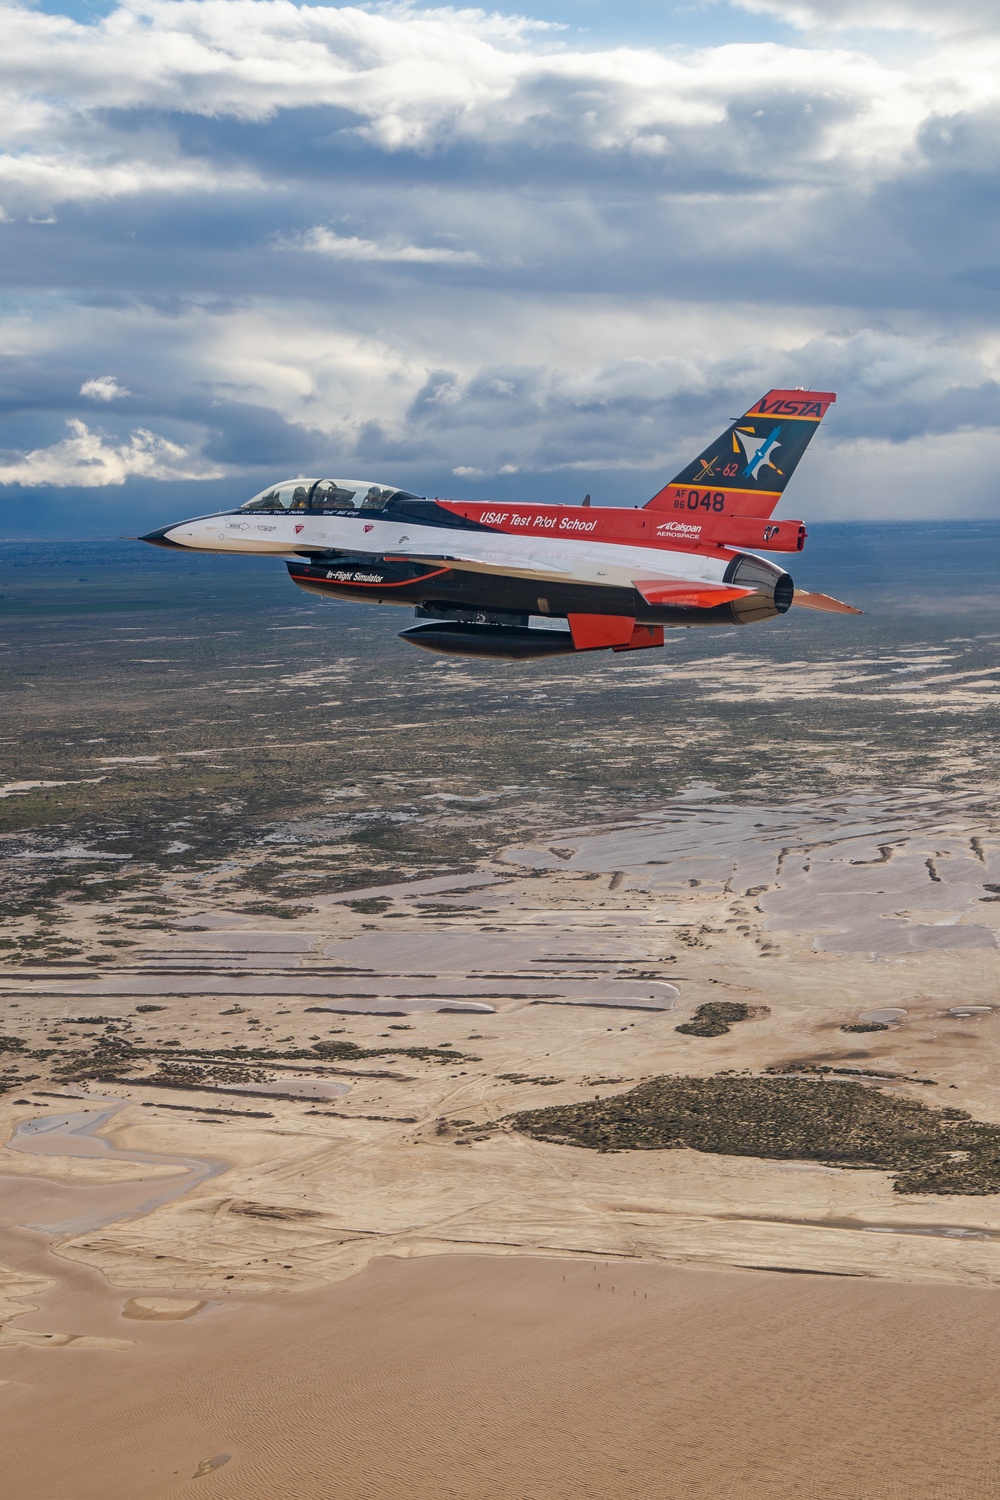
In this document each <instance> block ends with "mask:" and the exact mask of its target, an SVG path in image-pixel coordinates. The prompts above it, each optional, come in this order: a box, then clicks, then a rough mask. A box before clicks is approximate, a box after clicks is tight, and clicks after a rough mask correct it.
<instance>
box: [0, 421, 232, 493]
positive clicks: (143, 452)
mask: <svg viewBox="0 0 1000 1500" xmlns="http://www.w3.org/2000/svg"><path fill="white" fill-rule="evenodd" d="M66 425H67V426H68V427H69V429H70V433H71V436H70V437H68V438H64V439H63V440H62V442H59V443H52V444H51V445H50V446H49V447H47V448H35V449H33V450H32V451H31V452H29V453H20V454H11V453H9V452H6V453H5V452H2V451H0V484H8V485H14V484H17V485H22V486H24V487H27V488H34V487H36V486H38V485H55V486H59V487H66V486H70V485H73V486H75V487H78V488H81V489H98V488H101V487H102V486H104V485H111V484H115V485H118V484H124V483H125V481H126V480H127V479H132V478H146V479H213V478H217V477H218V476H219V475H220V474H221V472H222V471H221V470H220V469H217V468H212V466H211V465H209V464H205V463H203V462H200V461H199V460H198V459H197V457H196V456H195V457H192V455H191V454H189V453H188V452H186V451H185V449H184V448H182V447H180V445H179V444H177V443H172V442H170V441H169V440H168V439H167V438H164V437H160V436H158V435H157V434H156V433H155V432H147V431H146V430H145V429H144V428H141V427H139V428H137V429H136V430H135V431H134V432H133V433H131V434H130V436H129V437H128V438H127V439H126V441H125V442H122V443H117V444H116V443H114V442H111V441H108V439H107V438H105V437H104V436H103V435H102V434H100V433H97V432H91V430H90V429H89V428H88V427H87V425H86V424H85V423H84V422H81V421H79V420H78V419H75V418H74V419H71V420H70V421H69V422H68V423H67V424H66Z"/></svg>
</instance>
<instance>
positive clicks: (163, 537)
mask: <svg viewBox="0 0 1000 1500" xmlns="http://www.w3.org/2000/svg"><path fill="white" fill-rule="evenodd" d="M174 530H175V527H173V526H161V527H160V529H159V530H158V531H147V532H146V535H145V536H141V537H140V538H139V541H140V542H149V543H151V545H152V546H154V547H178V548H181V550H183V546H182V543H180V542H174V541H171V539H170V533H171V532H172V531H174Z"/></svg>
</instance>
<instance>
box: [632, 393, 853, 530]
mask: <svg viewBox="0 0 1000 1500" xmlns="http://www.w3.org/2000/svg"><path fill="white" fill-rule="evenodd" d="M836 399H837V398H836V396H835V395H834V393H833V392H832V391H768V393H767V395H766V396H762V397H761V399H760V400H759V401H757V402H755V403H754V405H753V406H751V408H750V410H749V411H748V412H745V413H744V415H743V416H742V417H738V418H737V419H736V420H735V421H734V422H732V423H731V424H730V425H729V426H728V427H727V428H726V430H725V432H724V433H722V435H721V436H720V437H717V438H716V439H715V441H714V443H709V445H708V447H707V448H705V449H704V450H703V451H702V452H701V453H699V455H698V457H697V458H696V459H694V460H693V461H692V462H691V463H689V464H688V465H687V466H686V467H685V468H683V469H682V470H681V471H680V473H679V474H678V475H677V477H676V479H672V480H671V481H670V483H669V484H667V485H664V487H663V489H662V490H659V491H658V492H657V493H656V494H655V495H654V496H653V498H652V500H650V501H649V502H648V503H647V505H646V509H647V510H669V511H674V510H690V511H699V510H700V511H704V512H708V513H709V514H713V513H714V514H717V515H728V516H760V517H764V518H767V517H768V516H770V515H771V514H772V513H773V511H774V509H775V507H776V505H777V504H778V501H779V500H780V499H781V496H782V494H783V493H784V489H785V486H786V484H787V483H788V481H789V479H790V478H791V477H792V473H793V471H794V469H795V466H796V464H797V463H798V461H799V459H800V458H801V457H802V455H803V453H804V452H805V451H806V448H807V446H808V444H809V441H810V439H811V438H812V435H813V433H814V432H815V431H816V429H817V427H818V426H819V424H820V422H821V421H822V420H823V418H824V417H825V415H826V412H827V408H828V407H829V406H831V405H832V404H833V402H834V401H836Z"/></svg>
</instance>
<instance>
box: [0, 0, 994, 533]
mask: <svg viewBox="0 0 1000 1500" xmlns="http://www.w3.org/2000/svg"><path fill="white" fill-rule="evenodd" d="M0 35H2V36H3V47H2V49H0V120H2V134H0V144H2V153H0V278H2V281H3V291H2V302H0V506H2V515H0V536H6V537H8V538H18V537H43V536H59V535H62V536H99V535H117V534H119V533H121V532H123V531H124V532H126V533H128V534H132V533H134V532H136V531H138V530H142V529H146V528H148V527H149V526H151V525H154V524H163V523H166V522H169V521H172V520H177V519H181V518H182V517H185V516H191V515H197V514H201V513H205V512H209V511H213V510H216V509H222V508H225V507H227V506H230V505H234V504H237V503H239V502H240V501H242V500H243V499H246V498H249V497H250V496H251V495H253V494H255V493H257V492H258V491H260V490H262V489H263V488H265V487H266V486H267V485H269V484H270V483H271V482H273V481H274V480H277V479H281V478H285V477H290V476H295V475H299V474H309V475H316V476H321V475H329V476H336V477H351V478H364V479H368V480H372V481H377V482H380V483H384V484H398V485H402V486H404V487H405V488H408V489H410V490H414V491H416V492H417V493H421V494H432V495H447V496H466V497H469V498H482V499H491V498H498V499H503V500H507V501H510V500H516V499H519V498H520V499H525V500H533V499H538V500H547V501H565V502H572V501H575V500H579V499H581V498H582V497H583V495H584V493H585V492H589V493H591V494H592V495H593V497H594V502H595V503H598V504H600V503H615V504H623V503H625V504H635V503H642V502H644V501H645V500H646V499H648V498H649V496H650V495H652V494H653V493H654V491H655V490H656V489H658V488H659V487H660V485H661V484H662V483H663V482H664V481H665V480H668V479H670V478H671V477H673V475H674V474H675V473H676V472H677V471H678V469H680V468H681V467H682V466H683V465H684V464H685V463H687V461H688V460H689V459H691V458H692V457H694V455H695V454H696V453H697V452H698V451H699V450H700V449H701V448H702V447H703V446H704V444H705V443H706V442H707V441H709V440H710V439H711V438H712V437H713V436H714V435H715V434H716V433H718V432H719V431H721V430H722V428H723V427H724V426H725V425H726V423H727V422H728V421H729V420H730V418H732V417H734V416H737V415H738V414H740V413H741V412H743V411H745V410H746V409H747V408H748V407H749V406H750V405H751V403H752V402H753V401H754V400H755V399H756V398H757V397H759V396H760V395H761V394H762V393H763V392H764V391H766V390H768V389H769V388H771V387H791V386H804V387H807V388H811V389H819V390H832V391H836V392H837V393H838V399H837V403H836V405H835V406H834V407H833V408H832V409H831V411H830V413H829V415H828V417H827V420H826V422H825V423H824V426H823V430H822V432H821V434H820V436H819V437H818V438H817V440H816V442H815V443H814V445H813V447H812V448H811V449H810V451H809V454H808V455H807V458H806V460H805V462H804V463H803V464H802V466H801V467H800V469H799V470H798V472H797V474H796V476H795V479H794V481H793V482H792V485H791V486H790V488H789V492H788V495H787V497H786V498H785V500H784V501H783V504H782V508H781V513H782V514H785V515H789V516H793V517H795V518H800V517H801V518H803V519H806V520H807V521H808V520H824V519H826V520H854V519H857V520H887V519H888V520H909V519H921V520H923V519H928V518H937V519H952V518H955V519H958V518H971V517H984V516H987V517H996V516H1000V498H998V479H997V474H998V472H1000V212H998V210H1000V174H998V166H1000V20H998V18H997V11H996V7H995V0H951V3H949V4H948V5H947V6H944V5H941V4H940V3H939V0H739V3H736V0H730V3H722V0H720V3H712V0H693V3H686V4H672V3H671V0H660V3H654V0H616V3H612V0H537V3H536V4H534V5H529V6H527V7H526V8H525V9H524V10H523V11H521V10H516V9H501V10H495V11H494V10H489V11H487V10H476V9H464V8H451V7H443V6H435V5H431V4H424V5H421V4H387V5H364V6H348V5H317V4H300V5H296V4H293V3H291V0H124V3H114V0H40V3H38V4H24V3H22V4H2V3H0Z"/></svg>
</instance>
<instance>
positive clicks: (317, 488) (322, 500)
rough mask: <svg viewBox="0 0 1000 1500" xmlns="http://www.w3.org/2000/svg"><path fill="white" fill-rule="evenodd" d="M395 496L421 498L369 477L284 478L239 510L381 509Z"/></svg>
mask: <svg viewBox="0 0 1000 1500" xmlns="http://www.w3.org/2000/svg"><path fill="white" fill-rule="evenodd" d="M397 497H398V498H399V499H401V500H418V499H420V496H419V495H412V494H411V493H410V491H409V490H401V489H399V488H398V486H397V485H394V484H374V483H372V481H371V480H368V479H286V480H283V481H282V483H281V484H272V485H271V487H270V488H269V489H266V490H262V491H261V493H260V494H259V495H255V496H254V497H253V499H252V500H248V501H247V502H246V504H245V505H241V506H240V510H270V511H280V510H309V511H331V510H340V511H344V510H381V509H382V507H383V506H384V505H386V504H387V503H388V502H389V501H390V500H392V499H395V498H397Z"/></svg>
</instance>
